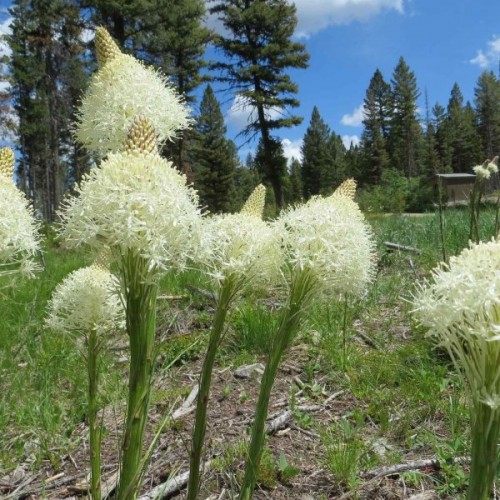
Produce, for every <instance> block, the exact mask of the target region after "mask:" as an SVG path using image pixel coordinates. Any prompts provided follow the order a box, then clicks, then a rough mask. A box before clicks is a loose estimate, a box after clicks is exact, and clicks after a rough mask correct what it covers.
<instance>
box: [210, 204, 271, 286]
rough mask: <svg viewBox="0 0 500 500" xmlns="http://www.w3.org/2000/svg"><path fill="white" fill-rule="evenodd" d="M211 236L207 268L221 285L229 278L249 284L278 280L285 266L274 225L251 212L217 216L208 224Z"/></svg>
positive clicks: (255, 284) (211, 218) (254, 284)
mask: <svg viewBox="0 0 500 500" xmlns="http://www.w3.org/2000/svg"><path fill="white" fill-rule="evenodd" d="M205 224H206V228H205V229H206V232H207V234H208V235H209V237H210V240H211V242H210V252H209V253H207V260H206V267H207V268H208V272H209V274H210V275H211V276H212V277H213V278H214V279H215V280H216V281H217V282H221V281H222V280H223V279H225V278H226V277H228V276H233V277H236V278H238V279H240V280H241V279H244V284H245V285H248V286H250V285H252V286H257V285H258V284H262V283H266V282H272V281H274V280H276V278H277V276H278V274H279V268H280V265H281V253H280V247H279V238H278V237H277V234H276V232H275V231H273V229H272V228H271V226H270V225H269V224H268V223H266V222H264V221H263V220H261V219H259V218H258V217H256V216H255V215H251V214H247V213H237V214H223V215H215V216H213V217H209V218H207V220H206V221H205Z"/></svg>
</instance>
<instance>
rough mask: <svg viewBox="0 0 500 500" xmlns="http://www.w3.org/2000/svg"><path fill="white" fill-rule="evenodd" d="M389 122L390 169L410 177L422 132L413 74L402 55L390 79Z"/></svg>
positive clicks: (414, 170)
mask: <svg viewBox="0 0 500 500" xmlns="http://www.w3.org/2000/svg"><path fill="white" fill-rule="evenodd" d="M391 89H392V102H391V122H390V132H389V136H388V144H389V154H390V157H391V165H392V167H393V168H395V169H397V170H399V171H400V172H402V173H404V174H405V175H406V176H407V177H414V176H416V175H418V173H419V150H420V147H421V136H422V131H421V128H420V124H419V121H418V118H417V99H418V97H419V95H420V94H419V91H418V87H417V79H416V78H415V74H414V73H413V71H411V70H410V68H409V66H408V65H407V64H406V61H405V60H404V58H403V57H401V58H400V59H399V62H398V64H397V66H396V68H395V70H394V74H393V78H392V80H391Z"/></svg>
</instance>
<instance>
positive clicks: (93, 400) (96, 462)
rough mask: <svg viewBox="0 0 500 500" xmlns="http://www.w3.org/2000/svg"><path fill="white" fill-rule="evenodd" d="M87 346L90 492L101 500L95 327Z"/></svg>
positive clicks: (95, 499)
mask: <svg viewBox="0 0 500 500" xmlns="http://www.w3.org/2000/svg"><path fill="white" fill-rule="evenodd" d="M87 347H88V351H87V373H88V380H89V388H88V390H89V392H88V412H89V441H90V493H91V495H92V499H93V500H101V426H100V424H99V423H98V420H97V411H98V399H97V398H98V387H99V352H100V343H99V339H98V336H97V331H96V330H95V329H93V330H92V331H91V332H90V333H89V335H88V338H87Z"/></svg>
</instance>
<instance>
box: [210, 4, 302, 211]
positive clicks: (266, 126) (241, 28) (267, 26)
mask: <svg viewBox="0 0 500 500" xmlns="http://www.w3.org/2000/svg"><path fill="white" fill-rule="evenodd" d="M211 12H212V13H215V14H218V15H219V19H221V20H222V22H223V24H224V27H225V28H226V30H227V32H228V35H227V36H224V35H222V36H219V37H218V38H217V39H216V44H217V46H218V47H219V48H220V49H222V50H223V52H224V54H225V55H226V57H227V60H226V61H224V62H220V63H218V64H217V66H216V67H217V68H219V69H221V70H222V71H223V73H224V76H223V78H222V80H223V81H225V82H226V83H228V84H229V85H230V86H231V88H233V89H234V90H235V91H236V92H237V94H238V95H239V96H240V97H241V98H243V99H244V100H245V101H246V103H248V104H249V105H250V106H251V107H252V108H254V109H255V117H254V118H253V119H252V121H251V122H250V123H249V124H248V126H247V127H246V128H245V130H244V133H246V134H257V133H258V134H260V137H261V139H262V154H263V157H262V161H263V162H265V164H266V167H265V170H266V176H267V177H268V179H269V181H270V183H271V185H272V188H273V191H274V196H275V199H276V203H277V205H278V206H281V205H282V175H283V174H282V172H281V171H280V168H281V167H280V166H277V167H276V168H275V166H274V165H273V155H274V154H275V152H276V142H277V141H276V140H273V137H272V133H273V131H274V130H277V129H280V128H283V127H292V126H294V125H298V124H299V123H301V121H302V118H301V117H299V116H296V115H292V114H289V115H285V113H286V112H287V110H288V109H290V108H295V107H297V106H298V105H299V101H298V100H297V99H296V98H295V97H294V95H295V94H296V93H297V90H298V88H297V85H296V84H295V83H293V82H292V80H291V79H290V76H289V75H288V74H287V73H286V71H287V70H288V69H289V68H305V67H307V62H308V59H309V56H308V55H307V53H306V52H305V47H304V45H302V44H300V43H297V42H293V41H291V37H292V35H293V32H294V30H295V26H296V24H297V18H296V9H295V6H294V5H293V4H290V3H289V2H288V1H287V0H216V4H215V6H214V7H213V8H212V9H211ZM277 115H278V116H277Z"/></svg>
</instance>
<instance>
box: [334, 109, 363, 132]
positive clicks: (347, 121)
mask: <svg viewBox="0 0 500 500" xmlns="http://www.w3.org/2000/svg"><path fill="white" fill-rule="evenodd" d="M364 113H365V112H364V105H363V104H360V105H359V106H358V107H357V108H356V109H355V110H354V111H353V112H352V113H351V114H346V115H344V116H343V117H342V118H341V119H340V123H342V125H347V126H348V127H360V126H361V125H362V124H363V118H364Z"/></svg>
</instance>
